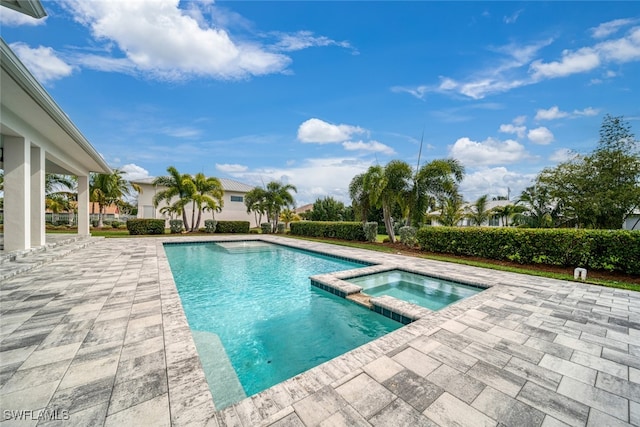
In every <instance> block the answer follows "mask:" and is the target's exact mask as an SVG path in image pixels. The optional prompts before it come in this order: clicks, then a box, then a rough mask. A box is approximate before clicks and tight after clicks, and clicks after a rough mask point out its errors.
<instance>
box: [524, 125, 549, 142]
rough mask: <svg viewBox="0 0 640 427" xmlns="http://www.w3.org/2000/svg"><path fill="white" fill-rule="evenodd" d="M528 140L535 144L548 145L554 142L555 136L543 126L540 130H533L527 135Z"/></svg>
mask: <svg viewBox="0 0 640 427" xmlns="http://www.w3.org/2000/svg"><path fill="white" fill-rule="evenodd" d="M527 138H529V140H530V141H531V142H533V143H534V144H538V145H548V144H551V142H553V139H554V136H553V133H551V131H550V130H549V129H547V128H546V127H544V126H541V127H539V128H535V129H531V130H530V131H529V133H528V134H527Z"/></svg>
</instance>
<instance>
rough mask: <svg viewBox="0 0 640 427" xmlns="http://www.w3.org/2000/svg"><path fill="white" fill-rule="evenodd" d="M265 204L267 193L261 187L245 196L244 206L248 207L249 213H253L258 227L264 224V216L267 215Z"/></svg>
mask: <svg viewBox="0 0 640 427" xmlns="http://www.w3.org/2000/svg"><path fill="white" fill-rule="evenodd" d="M264 202H265V191H264V189H262V188H260V187H256V188H254V189H253V190H250V191H249V192H248V193H246V194H245V195H244V205H245V206H246V207H247V213H251V212H253V215H254V217H255V219H256V224H257V225H260V224H261V223H262V215H265V214H266V213H267V209H266V206H265V203H264Z"/></svg>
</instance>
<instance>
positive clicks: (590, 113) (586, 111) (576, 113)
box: [573, 107, 600, 116]
mask: <svg viewBox="0 0 640 427" xmlns="http://www.w3.org/2000/svg"><path fill="white" fill-rule="evenodd" d="M599 112H600V110H597V109H595V108H592V107H587V108H585V109H583V110H573V115H574V116H597V115H598V113H599Z"/></svg>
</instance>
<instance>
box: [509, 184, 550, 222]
mask: <svg viewBox="0 0 640 427" xmlns="http://www.w3.org/2000/svg"><path fill="white" fill-rule="evenodd" d="M516 205H520V206H522V207H523V208H524V210H523V212H522V213H520V214H518V215H516V217H515V221H516V222H517V223H518V224H520V225H524V226H527V227H531V228H551V227H554V226H555V225H556V224H558V222H559V216H560V210H561V208H560V205H558V203H557V202H555V201H554V200H553V199H552V198H551V196H550V194H549V190H548V189H547V188H546V187H543V186H530V187H527V188H525V189H524V190H523V191H522V194H521V195H520V198H519V199H518V200H517V202H516Z"/></svg>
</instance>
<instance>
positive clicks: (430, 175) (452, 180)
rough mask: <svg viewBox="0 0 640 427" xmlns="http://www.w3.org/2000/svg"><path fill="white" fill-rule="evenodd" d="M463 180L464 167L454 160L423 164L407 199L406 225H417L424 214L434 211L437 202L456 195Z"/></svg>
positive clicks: (433, 161) (438, 160) (440, 160)
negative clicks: (409, 201)
mask: <svg viewBox="0 0 640 427" xmlns="http://www.w3.org/2000/svg"><path fill="white" fill-rule="evenodd" d="M463 178H464V166H463V165H462V164H461V163H460V162H459V161H458V160H455V159H437V160H432V161H431V162H429V163H427V164H425V165H424V166H422V167H421V168H420V170H418V172H417V173H416V174H415V176H414V179H413V188H411V191H410V193H409V194H407V198H408V199H409V200H411V203H409V211H408V212H407V219H408V222H407V224H408V225H411V224H416V225H419V224H420V223H421V222H422V220H423V217H424V214H425V212H427V211H428V210H430V209H435V205H436V203H437V201H438V200H441V199H443V198H447V197H453V196H455V195H457V194H458V185H459V184H460V182H461V181H462V179H463Z"/></svg>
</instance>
